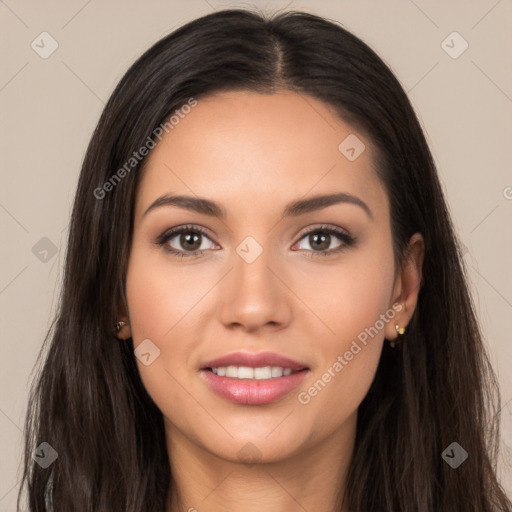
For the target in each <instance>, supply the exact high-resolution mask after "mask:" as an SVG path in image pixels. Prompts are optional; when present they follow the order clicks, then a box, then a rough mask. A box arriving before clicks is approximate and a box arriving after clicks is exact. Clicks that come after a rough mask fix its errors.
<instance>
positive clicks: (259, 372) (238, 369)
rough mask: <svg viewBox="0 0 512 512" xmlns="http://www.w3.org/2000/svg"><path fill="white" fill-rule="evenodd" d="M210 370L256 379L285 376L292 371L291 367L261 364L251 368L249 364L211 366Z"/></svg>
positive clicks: (216, 372)
mask: <svg viewBox="0 0 512 512" xmlns="http://www.w3.org/2000/svg"><path fill="white" fill-rule="evenodd" d="M212 371H213V373H215V374H216V375H219V376H220V377H231V378H233V379H257V380H261V379H272V378H277V377H283V376H285V377H286V376H287V375H290V374H291V373H292V370H291V368H281V367H280V366H262V367H258V368H251V367H249V366H219V367H217V368H212Z"/></svg>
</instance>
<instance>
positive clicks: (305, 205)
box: [142, 192, 373, 220]
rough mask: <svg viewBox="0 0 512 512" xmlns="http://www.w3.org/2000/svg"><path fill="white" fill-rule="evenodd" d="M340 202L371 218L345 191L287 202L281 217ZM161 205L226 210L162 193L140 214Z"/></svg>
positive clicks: (214, 213) (212, 212)
mask: <svg viewBox="0 0 512 512" xmlns="http://www.w3.org/2000/svg"><path fill="white" fill-rule="evenodd" d="M340 203H348V204H353V205H356V206H359V207H360V208H362V209H363V210H364V211H365V213H366V214H367V215H368V217H370V219H372V220H373V214H372V211H371V210H370V208H369V207H368V205H367V204H366V203H365V202H364V201H363V200H362V199H359V197H357V196H354V195H352V194H348V193H345V192H338V193H335V194H327V195H318V196H314V197H309V198H307V199H300V200H298V201H293V202H291V203H288V204H287V205H286V207H285V209H284V211H283V217H298V216H299V215H304V214H305V213H310V212H313V211H316V210H321V209H323V208H327V207H328V206H332V205H334V204H340ZM162 206H177V207H178V208H183V209H185V210H190V211H194V212H197V213H202V214H204V215H209V216H211V217H216V218H219V219H225V218H226V217H227V213H226V210H225V209H224V208H222V207H221V206H220V205H218V204H217V203H215V202H214V201H210V200H209V199H205V198H202V197H192V196H182V195H177V196H175V195H169V194H164V195H163V196H160V197H159V198H158V199H156V200H155V201H153V202H152V203H151V205H150V206H149V207H148V208H147V210H146V211H145V212H144V214H143V215H142V216H143V217H144V216H145V215H147V214H148V213H149V212H150V211H151V210H154V209H155V208H159V207H162Z"/></svg>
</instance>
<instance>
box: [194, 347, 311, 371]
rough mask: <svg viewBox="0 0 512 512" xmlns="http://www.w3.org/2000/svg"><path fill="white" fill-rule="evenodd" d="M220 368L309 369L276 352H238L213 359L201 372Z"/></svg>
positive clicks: (203, 366)
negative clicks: (273, 367)
mask: <svg viewBox="0 0 512 512" xmlns="http://www.w3.org/2000/svg"><path fill="white" fill-rule="evenodd" d="M219 366H248V367H250V368H259V367H263V366H280V367H281V368H290V369H291V370H292V372H293V371H299V370H304V369H308V366H307V365H306V364H303V363H300V362H298V361H294V360H293V359H289V358H288V357H284V356H281V355H279V354H276V353H274V352H262V353H260V354H249V353H247V352H236V353H233V354H228V355H225V356H222V357H219V358H217V359H212V360H211V361H208V362H206V363H204V364H202V365H201V370H206V369H211V368H217V367H219Z"/></svg>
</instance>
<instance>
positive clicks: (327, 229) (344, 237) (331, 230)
mask: <svg viewBox="0 0 512 512" xmlns="http://www.w3.org/2000/svg"><path fill="white" fill-rule="evenodd" d="M187 232H192V233H200V234H201V235H203V236H205V237H206V238H208V239H210V237H209V236H208V233H207V232H206V231H205V230H204V229H202V228H201V227H199V226H195V225H192V224H189V225H186V226H180V227H177V228H172V229H170V230H168V231H165V232H164V233H162V234H161V235H160V236H159V237H158V238H157V240H156V241H155V244H156V245H158V246H160V247H162V248H163V249H164V250H165V251H166V252H168V253H169V254H171V256H173V257H175V258H188V257H191V256H199V255H200V254H202V253H203V252H204V251H205V249H202V250H196V251H179V250H176V249H172V248H170V247H169V246H168V245H167V242H168V241H169V240H171V239H172V238H174V237H175V236H176V235H180V234H182V233H187ZM317 232H318V233H324V234H325V233H327V234H329V235H335V236H336V237H337V238H338V239H340V240H341V242H342V244H341V245H340V246H339V247H337V248H336V249H326V250H323V251H311V250H308V249H302V250H305V251H307V252H310V253H311V256H310V257H316V256H331V255H333V254H338V253H340V252H342V251H344V250H345V249H347V248H348V247H351V246H352V245H354V243H355V241H356V239H355V238H354V237H352V236H351V235H350V234H349V233H348V232H347V231H345V230H344V229H341V228H337V227H334V226H330V225H322V226H319V227H315V228H311V229H310V230H308V231H306V232H305V233H303V234H302V236H301V237H300V238H299V240H298V241H301V240H302V239H304V238H305V237H306V236H308V235H309V234H311V233H317ZM294 245H295V244H294Z"/></svg>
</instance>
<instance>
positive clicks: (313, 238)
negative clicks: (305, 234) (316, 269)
mask: <svg viewBox="0 0 512 512" xmlns="http://www.w3.org/2000/svg"><path fill="white" fill-rule="evenodd" d="M319 239H320V246H317V248H318V249H320V250H321V251H323V250H326V249H328V248H329V240H330V235H326V234H318V233H315V234H312V235H310V237H309V243H310V244H311V247H314V246H315V244H317V242H318V240H319Z"/></svg>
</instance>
